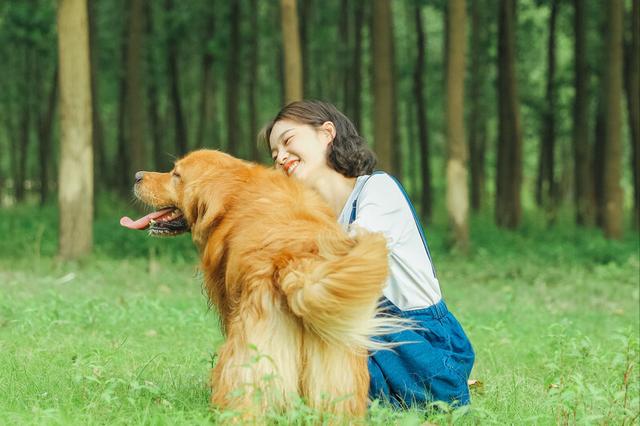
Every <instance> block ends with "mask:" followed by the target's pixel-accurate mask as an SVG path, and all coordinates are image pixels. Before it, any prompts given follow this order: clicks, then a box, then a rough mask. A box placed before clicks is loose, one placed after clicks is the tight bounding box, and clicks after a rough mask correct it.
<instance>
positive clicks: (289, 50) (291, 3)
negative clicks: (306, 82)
mask: <svg viewBox="0 0 640 426" xmlns="http://www.w3.org/2000/svg"><path fill="white" fill-rule="evenodd" d="M280 6H281V9H282V44H283V48H284V62H285V67H284V81H285V104H288V103H289V102H293V101H297V100H301V99H302V97H303V93H302V79H303V76H302V58H301V53H300V33H299V31H298V12H297V8H296V0H280Z"/></svg>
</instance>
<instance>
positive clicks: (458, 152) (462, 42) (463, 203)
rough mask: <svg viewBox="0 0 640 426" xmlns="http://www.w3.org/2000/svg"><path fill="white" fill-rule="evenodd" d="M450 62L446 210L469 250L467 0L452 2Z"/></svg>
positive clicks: (454, 234)
mask: <svg viewBox="0 0 640 426" xmlns="http://www.w3.org/2000/svg"><path fill="white" fill-rule="evenodd" d="M448 19H449V25H448V28H449V34H448V40H449V59H448V61H447V111H446V114H447V139H448V140H447V172H446V173H447V211H448V213H449V222H450V224H451V231H452V237H453V243H454V245H455V246H456V247H457V248H459V249H461V250H462V251H463V252H466V251H467V250H468V247H469V224H468V215H469V191H468V187H467V185H468V171H467V157H468V154H467V146H466V143H465V141H466V137H465V129H464V76H465V54H466V47H467V32H466V31H465V29H466V28H467V15H466V5H465V1H464V0H451V1H450V2H449V18H448Z"/></svg>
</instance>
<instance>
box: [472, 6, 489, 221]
mask: <svg viewBox="0 0 640 426" xmlns="http://www.w3.org/2000/svg"><path fill="white" fill-rule="evenodd" d="M472 1H473V4H472V8H471V13H472V18H471V34H472V36H471V43H472V46H471V76H470V77H471V81H470V90H471V99H470V105H469V107H470V111H469V151H470V154H471V155H470V157H471V161H470V168H471V208H472V209H473V210H474V211H476V212H477V211H479V210H480V208H481V206H482V202H483V199H484V193H485V173H484V160H485V143H486V142H485V141H486V123H485V114H484V113H483V109H482V103H481V99H482V93H481V92H482V90H481V87H482V80H483V78H482V76H483V75H484V73H483V72H482V71H483V70H481V66H480V54H481V49H483V48H484V45H483V43H481V40H483V32H484V31H485V30H484V29H481V28H480V1H479V0H472Z"/></svg>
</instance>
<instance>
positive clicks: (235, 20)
mask: <svg viewBox="0 0 640 426" xmlns="http://www.w3.org/2000/svg"><path fill="white" fill-rule="evenodd" d="M229 20H230V25H231V35H230V43H229V52H228V55H227V57H228V58H229V60H228V62H227V87H226V89H227V97H226V100H227V144H228V145H227V146H228V149H229V152H230V153H231V154H233V155H237V153H238V151H239V145H240V142H241V138H240V108H239V107H240V105H239V104H238V98H239V97H238V91H239V87H240V72H241V67H240V2H239V1H232V2H231V16H230V18H229Z"/></svg>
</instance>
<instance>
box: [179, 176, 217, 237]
mask: <svg viewBox="0 0 640 426" xmlns="http://www.w3.org/2000/svg"><path fill="white" fill-rule="evenodd" d="M226 196H227V194H225V193H224V190H223V188H217V189H216V187H215V184H214V183H213V182H212V181H205V180H204V179H201V180H199V181H198V182H194V184H192V185H189V186H187V187H186V188H185V191H184V207H185V210H186V211H185V212H184V213H185V215H186V216H187V220H188V221H189V223H190V224H191V233H192V235H193V238H194V241H196V242H199V241H201V242H204V241H206V239H207V237H208V236H209V234H210V233H211V230H212V229H213V228H214V227H215V226H216V224H217V223H218V222H219V221H220V220H221V219H222V217H223V216H224V210H225V199H226Z"/></svg>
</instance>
